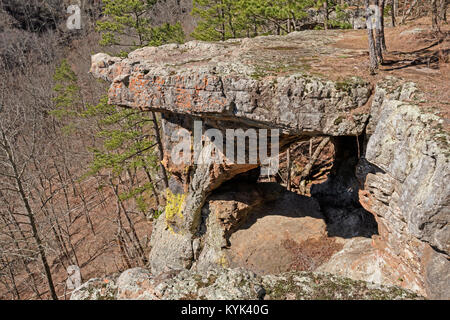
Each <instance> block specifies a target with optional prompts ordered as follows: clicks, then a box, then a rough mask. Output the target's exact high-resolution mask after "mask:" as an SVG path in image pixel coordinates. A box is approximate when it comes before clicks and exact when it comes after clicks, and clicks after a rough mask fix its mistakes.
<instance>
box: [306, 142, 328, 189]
mask: <svg viewBox="0 0 450 320" xmlns="http://www.w3.org/2000/svg"><path fill="white" fill-rule="evenodd" d="M328 142H330V137H326V138H324V139H323V140H322V141H321V142H320V143H319V145H318V146H317V148H316V150H315V151H314V154H313V155H312V157H311V159H309V162H308V164H307V165H306V166H305V168H304V169H303V171H302V174H301V175H300V192H301V193H303V194H305V193H306V180H305V179H306V178H307V177H308V176H309V174H310V172H311V169H312V167H313V165H314V163H315V162H316V161H317V159H318V158H319V156H320V153H321V152H322V150H323V149H324V148H325V147H326V145H327V144H328Z"/></svg>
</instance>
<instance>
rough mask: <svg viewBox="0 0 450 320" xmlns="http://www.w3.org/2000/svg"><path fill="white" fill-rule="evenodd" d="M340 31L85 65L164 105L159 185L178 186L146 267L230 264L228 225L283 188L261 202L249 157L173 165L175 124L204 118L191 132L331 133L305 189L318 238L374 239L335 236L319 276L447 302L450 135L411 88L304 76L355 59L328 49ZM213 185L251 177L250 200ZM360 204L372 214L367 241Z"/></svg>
mask: <svg viewBox="0 0 450 320" xmlns="http://www.w3.org/2000/svg"><path fill="white" fill-rule="evenodd" d="M344 36H345V33H343V32H335V31H330V32H327V33H323V32H319V31H305V32H295V33H292V34H290V35H288V36H286V37H273V36H272V37H259V38H255V39H242V40H233V41H227V42H221V43H202V42H196V41H194V42H189V43H186V44H184V45H166V46H162V47H159V48H143V49H140V50H137V51H135V52H133V53H131V54H130V55H129V57H128V58H127V59H119V58H115V57H110V56H108V55H105V54H97V55H95V56H93V59H92V69H91V71H92V73H93V74H94V75H95V76H97V77H101V78H103V79H105V80H107V81H110V82H112V85H111V88H110V91H109V99H110V102H111V103H114V104H118V105H122V106H126V107H133V108H141V109H143V110H155V111H160V112H162V118H163V119H162V125H163V131H164V144H165V149H166V152H165V155H164V158H165V159H164V165H165V166H166V167H167V169H168V170H169V171H170V172H171V173H172V181H171V192H172V193H175V194H176V193H179V194H182V196H180V199H182V201H180V203H177V207H176V208H166V215H165V216H164V215H162V216H161V217H160V218H159V219H158V221H157V223H156V226H155V229H154V230H155V231H154V233H153V235H152V251H151V255H150V263H151V271H152V274H154V275H157V274H160V273H163V272H165V271H166V269H168V270H170V269H174V270H180V269H192V270H195V269H198V270H206V269H211V268H218V269H220V268H222V267H224V266H228V265H229V264H230V263H231V262H233V261H236V255H235V256H234V260H233V257H230V256H227V254H226V253H227V250H228V247H229V245H230V242H231V243H232V242H233V239H236V238H239V235H240V233H239V232H240V231H239V232H238V230H240V228H242V226H243V225H244V224H245V223H246V222H248V221H251V217H252V214H253V213H255V212H258V210H259V208H261V206H262V208H264V206H269V207H270V205H271V204H270V202H271V201H276V200H277V199H282V196H281V195H282V194H283V191H277V192H276V193H275V195H274V196H273V197H267V196H266V195H267V194H268V193H267V192H265V191H264V190H259V191H258V190H257V186H256V185H255V184H254V183H255V182H254V176H253V175H252V174H247V175H243V174H244V173H248V172H257V170H258V168H259V167H261V166H264V165H266V164H267V163H264V160H265V159H263V158H261V157H260V158H258V163H257V164H237V163H235V162H234V159H227V157H226V155H223V154H222V155H223V156H224V157H223V158H224V161H223V162H221V163H213V162H207V163H203V164H196V165H194V164H192V163H189V162H188V163H181V164H178V163H175V162H174V159H173V156H174V154H172V150H173V149H174V146H175V145H176V144H177V143H178V141H179V139H180V136H181V135H180V132H186V133H187V134H188V135H189V134H192V133H193V131H194V129H195V126H196V124H195V123H194V121H195V120H202V124H201V128H200V129H202V130H203V131H202V133H204V131H205V130H206V129H209V128H215V129H218V131H217V132H219V133H221V134H222V135H223V136H225V132H226V129H236V128H241V129H244V130H245V129H248V128H259V129H279V130H280V136H279V141H280V147H281V149H282V150H283V149H285V148H286V146H288V145H289V144H290V143H292V142H295V141H299V140H302V139H308V138H309V137H311V136H331V137H332V141H333V143H334V144H335V146H336V147H337V150H338V152H337V154H336V161H335V164H334V168H333V170H332V173H331V175H330V177H329V180H328V181H327V182H326V183H325V184H323V185H320V186H317V187H315V191H314V190H312V191H311V192H312V195H313V196H315V197H316V198H317V200H318V201H319V203H320V204H321V206H322V208H321V209H320V210H321V211H322V212H320V211H319V210H317V212H316V211H315V210H314V209H313V210H310V212H308V215H309V216H314V215H316V216H317V215H325V218H324V220H325V222H326V223H327V230H326V232H327V233H328V236H339V237H341V238H351V237H355V236H366V237H367V236H372V238H373V242H370V245H371V249H370V250H369V251H367V252H363V251H364V250H361V248H362V247H364V246H368V244H369V242H367V240H364V239H361V240H357V239H353V240H351V241H352V242H351V243H350V242H349V241H350V240H343V244H345V243H347V242H348V243H347V244H346V245H345V247H344V249H343V251H342V252H338V253H336V254H335V255H334V256H333V257H331V260H330V261H335V263H336V264H335V265H334V266H333V265H331V264H330V263H329V264H328V265H327V264H324V265H323V266H322V268H323V270H324V271H332V272H335V273H338V274H345V275H346V276H349V277H353V278H355V279H362V280H372V281H378V282H380V283H387V284H396V285H399V286H402V287H404V288H408V289H412V290H415V291H416V292H418V293H420V294H423V295H428V297H431V298H450V285H449V283H448V281H449V274H450V273H449V265H450V262H449V261H448V258H449V253H450V251H449V233H450V231H449V229H448V222H449V220H450V212H449V207H448V203H449V194H450V188H449V185H448V175H449V172H450V170H449V145H448V133H447V132H446V131H445V130H443V129H441V128H440V125H441V122H442V119H439V118H438V117H437V116H434V115H432V114H427V113H425V112H424V111H422V109H420V108H419V107H418V106H417V105H416V104H415V103H417V102H418V101H420V100H421V99H422V98H421V95H420V93H419V92H418V90H417V89H416V88H415V85H414V84H413V83H409V82H405V81H401V80H399V79H394V78H386V79H384V80H382V81H380V82H379V83H378V84H376V86H375V88H374V87H373V86H372V85H371V84H370V83H369V82H367V81H365V80H363V79H360V78H349V79H345V80H341V81H332V80H330V79H327V76H325V75H318V74H314V73H313V72H312V71H311V67H312V66H313V65H314V64H315V63H316V62H317V61H320V60H323V59H327V58H329V57H331V56H334V57H339V56H341V55H345V56H347V57H348V56H357V55H360V54H361V52H359V51H357V50H349V49H340V48H337V47H335V46H334V44H335V43H336V41H338V40H339V39H342V37H344ZM335 60H336V59H335ZM350 67H351V66H348V68H350ZM197 129H199V128H197ZM183 130H184V131H183ZM217 132H216V133H217ZM174 133H176V134H175V135H174ZM349 137H350V138H349ZM202 141H203V149H202V150H200V153H199V154H197V155H198V156H200V157H204V158H208V157H209V158H211V155H212V153H211V151H212V150H214V151H215V152H216V153H219V154H220V153H221V152H223V149H217V145H218V143H217V142H215V141H213V139H209V137H208V136H206V135H204V136H203V137H202ZM271 141H272V142H273V141H274V140H271ZM352 141H353V142H352ZM194 147H195V144H194ZM339 150H340V151H339ZM186 159H188V160H192V155H188V157H187V158H186ZM255 170H256V171H255ZM227 181H228V182H227ZM225 182H227V184H229V185H232V186H238V185H240V184H242V183H246V184H250V185H252V184H253V187H249V190H253V188H254V189H255V190H254V192H255V194H254V196H250V197H249V198H248V199H245V195H243V194H242V195H241V196H240V197H241V198H239V197H237V196H232V195H230V193H228V194H226V193H221V192H223V190H222V191H220V189H218V188H219V187H220V186H221V185H224V183H225ZM313 191H314V192H313ZM220 195H221V196H223V197H224V198H220ZM242 197H244V198H242ZM311 201H314V200H313V199H311ZM361 205H362V206H363V207H364V209H366V210H367V211H368V212H370V213H372V214H373V216H374V217H375V219H376V221H377V222H378V235H377V234H375V233H374V232H372V228H373V226H374V222H373V219H372V220H370V219H369V218H368V217H369V216H368V215H369V213H368V212H367V211H365V210H364V209H363V208H362V207H361ZM345 207H349V208H350V210H347V211H345ZM303 209H304V208H303ZM301 210H302V208H299V211H300V212H301ZM173 212H177V214H173ZM268 213H269V214H270V213H271V212H268ZM274 214H275V213H274ZM278 222H279V221H278ZM254 226H255V228H257V224H254ZM250 227H253V225H252V226H250ZM248 230H250V231H249V232H251V231H252V230H253V229H251V228H249V229H248ZM248 230H247V231H248ZM255 230H256V229H255ZM261 230H264V228H263V229H261ZM283 230H284V229H283V228H280V232H283ZM293 230H294V229H293ZM297 230H302V229H301V226H300V225H299V226H298V229H297ZM260 232H263V231H260ZM299 232H300V231H299ZM320 232H322V231H320ZM320 232H318V233H320ZM245 237H246V236H244V238H243V239H245ZM262 241H268V239H265V240H262ZM249 246H251V243H250V244H249ZM237 248H238V247H236V246H234V247H233V246H232V248H231V249H230V250H231V251H232V250H235V249H237ZM246 250H249V247H246V248H241V249H238V251H237V252H235V253H236V254H237V255H239V253H242V252H246ZM355 255H356V257H357V258H355ZM244 260H245V259H244ZM260 261H261V260H260ZM322 262H323V261H322ZM375 262H376V266H375V267H373V266H372V267H370V264H373V263H375ZM258 263H259V262H258ZM348 264H352V267H350V268H346V267H345V266H347V265H348ZM238 265H239V264H238ZM355 265H356V266H357V267H355ZM339 266H341V267H339ZM255 271H258V270H255Z"/></svg>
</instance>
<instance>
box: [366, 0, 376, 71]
mask: <svg viewBox="0 0 450 320" xmlns="http://www.w3.org/2000/svg"><path fill="white" fill-rule="evenodd" d="M364 6H365V9H366V24H367V36H368V42H369V59H370V74H372V75H373V74H375V70H376V69H378V60H377V53H376V51H375V41H374V39H373V31H372V28H371V24H370V22H369V19H370V11H369V10H370V9H369V0H364Z"/></svg>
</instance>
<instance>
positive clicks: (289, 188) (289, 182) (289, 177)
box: [286, 147, 292, 191]
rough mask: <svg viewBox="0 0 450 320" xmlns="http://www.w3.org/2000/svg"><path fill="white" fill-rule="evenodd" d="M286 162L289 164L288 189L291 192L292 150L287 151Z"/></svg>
mask: <svg viewBox="0 0 450 320" xmlns="http://www.w3.org/2000/svg"><path fill="white" fill-rule="evenodd" d="M286 158H287V159H286V162H287V177H286V189H287V190H288V191H291V165H292V162H291V148H290V147H289V149H287V152H286Z"/></svg>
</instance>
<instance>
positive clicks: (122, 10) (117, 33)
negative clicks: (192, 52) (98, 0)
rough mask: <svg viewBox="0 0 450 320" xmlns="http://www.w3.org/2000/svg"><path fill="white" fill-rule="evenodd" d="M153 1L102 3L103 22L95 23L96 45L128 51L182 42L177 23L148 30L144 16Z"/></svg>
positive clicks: (107, 0) (181, 34)
mask: <svg viewBox="0 0 450 320" xmlns="http://www.w3.org/2000/svg"><path fill="white" fill-rule="evenodd" d="M156 2H157V0H103V10H102V13H103V15H104V17H105V19H102V20H99V21H97V31H99V32H101V34H102V40H101V42H100V44H102V45H104V46H109V45H118V46H121V47H125V48H128V49H130V50H132V49H135V48H138V47H143V46H159V45H162V44H164V43H171V42H175V43H182V42H184V32H183V29H182V27H181V25H180V23H176V24H174V25H170V24H164V25H162V26H159V27H155V26H152V23H151V20H150V19H149V18H148V15H149V13H150V11H151V9H152V8H153V6H154V5H155V3H156Z"/></svg>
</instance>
